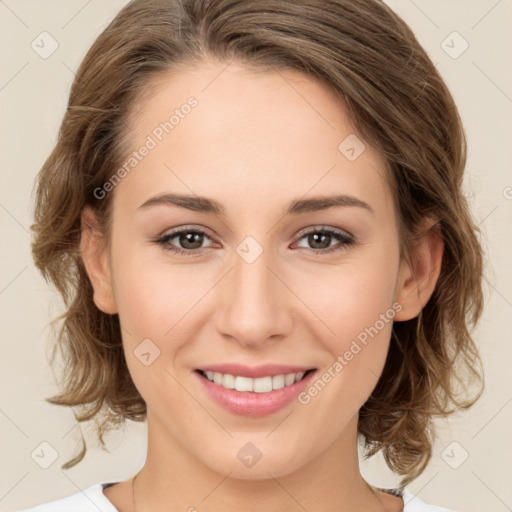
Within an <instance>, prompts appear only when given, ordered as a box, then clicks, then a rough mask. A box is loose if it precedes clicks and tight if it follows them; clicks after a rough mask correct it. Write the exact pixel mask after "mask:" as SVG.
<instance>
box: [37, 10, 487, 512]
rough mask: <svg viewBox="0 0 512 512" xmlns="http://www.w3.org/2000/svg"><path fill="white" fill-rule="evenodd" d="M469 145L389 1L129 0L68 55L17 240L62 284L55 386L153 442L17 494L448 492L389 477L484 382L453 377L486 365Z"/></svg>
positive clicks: (327, 500)
mask: <svg viewBox="0 0 512 512" xmlns="http://www.w3.org/2000/svg"><path fill="white" fill-rule="evenodd" d="M464 166H465V138H464V131H463V128H462V125H461V122H460V119H459V116H458V112H457V108H456V106H455V104H454V102H453V99H452V97H451V95H450V93H449V91H448V90H447V88H446V86H445V84H444V83H443V81H442V79H441V77H440V76H439V74H438V73H437V70H436V68H435V66H434V65H433V64H432V62H431V61H430V59H429V58H428V56H427V55H426V53H425V52H424V50H423V49H422V48H421V46H420V45H419V43H418V42H417V41H416V39H415V37H414V35H413V34H412V32H411V30H410V29H409V28H408V27H407V26H406V24H405V23H404V22H403V21H402V20H401V19H400V18H399V17H398V16H397V15H396V14H394V13H393V12H392V11H391V10H390V9H389V8H388V7H387V6H386V5H384V4H383V3H381V2H380V1H377V0H357V1H353V0H352V1H348V0H336V1H322V2H320V1H318V0H303V1H300V2H296V1H291V0H286V1H282V0H280V1H277V0H262V1H258V2H252V1H251V2H248V1H241V0H214V1H205V0H161V1H156V0H134V1H132V2H130V3H129V4H128V5H127V6H126V7H125V8H123V9H122V11H121V12H120V13H119V14H118V15H117V16H116V18H115V19H114V20H113V22H112V23H111V24H110V25H109V26H108V27H107V28H106V29H105V30H104V32H103V33H102V34H101V35H100V36H99V37H98V39H97V40H96V42H95V43H94V44H93V46H92V48H91V49H90V51H89V52H88V54H87V55H86V57H85V59H84V61H83V62H82V64H81V66H80V69H79V71H78V72H77V75H76V78H75V81H74V84H73V87H72V90H71V94H70V99H69V105H68V109H67V112H66V115H65V117H64V119H63V122H62V126H61V131H60V134H59V140H58V142H57V145H56V147H55V149H54V150H53V152H52V154H51V155H50V157H49V158H48V160H47V162H46V163H45V165H44V167H43V169H42V170H41V173H40V175H39V178H38V189H37V204H36V213H35V224H34V225H33V230H34V243H33V252H34V259H35V261H36V264H37V266H38V268H39V269H40V270H41V271H42V273H43V275H44V276H45V277H46V278H47V279H49V280H51V281H52V282H53V283H54V284H55V285H56V287H57V288H58V289H59V291H60V292H61V293H62V295H63V297H64V299H65V301H66V306H67V310H66V312H65V314H64V315H63V328H62V330H61V331H60V333H59V338H58V341H59V345H58V346H59V347H60V348H61V350H62V353H63V355H64V357H65V360H66V361H67V365H66V369H65V378H64V380H63V388H62V393H61V394H60V395H59V396H56V397H52V398H51V399H49V401H50V402H51V403H54V404H58V405H64V406H74V407H77V406H82V413H81V414H78V415H77V419H78V420H79V421H86V420H89V419H91V418H94V417H98V415H99V414H103V419H102V421H101V422H100V423H99V428H98V435H99V439H100V441H102V442H103V438H102V436H103V434H104V433H105V432H106V431H107V430H108V429H109V428H113V427H114V426H116V425H118V424H120V423H122V422H123V421H124V419H126V418H129V419H131V420H135V421H143V420H145V419H146V418H147V425H148V454H147V459H146V462H145V464H144V466H143V468H142V469H141V471H139V473H137V475H135V476H134V477H133V478H130V479H128V480H126V481H123V482H103V483H98V484H97V485H94V486H92V487H90V488H89V489H87V490H86V491H84V493H82V492H80V493H77V494H75V495H73V496H70V497H67V498H63V499H62V500H58V501H56V502H51V503H47V504H43V505H40V506H39V507H35V508H32V509H30V510H32V511H37V512H43V511H50V510H58V509H66V510H89V509H90V510H96V509H97V508H98V506H99V507H100V508H101V509H103V510H119V511H123V512H124V511H136V512H141V511H143V510H152V511H153V512H158V511H160V510H196V509H197V510H203V509H204V510H206V509H207V510H212V511H217V510H222V511H229V510H235V509H236V510H240V509H242V510H253V509H258V510H260V509H261V510H266V511H274V510H275V511H281V510H283V509H286V510H309V511H314V510H333V511H334V510H351V511H352V510H364V511H375V512H377V511H383V510H385V511H393V512H395V511H401V510H403V511H405V512H414V511H423V510H429V511H437V510H446V509H444V508H441V507H436V506H434V505H428V504H426V503H423V502H422V501H421V500H420V499H419V498H418V497H415V496H414V495H413V494H411V493H410V492H409V491H408V490H407V489H406V488H405V486H406V485H407V484H408V483H409V482H411V481H412V480H413V479H414V478H416V477H417V476H418V475H419V474H421V472H422V471H423V470H424V468H425V466H426V465H427V463H428V461H429V459H430V457H431V452H432V438H431V430H432V420H433V418H434V417H435V416H439V415H441V416H442V415H447V414H449V413H450V412H453V410H456V409H457V408H460V407H468V406H470V405H471V404H472V403H474V401H475V400H476V399H477V398H478V396H479V395H478V396H473V397H469V396H468V397H461V396H459V395H458V394H457V393H456V391H455V388H454V386H453V380H454V378H455V377H456V376H457V374H456V373H455V368H456V367H457V368H458V371H460V372H462V373H461V375H462V378H463V379H465V381H466V382H468V383H469V382H470V381H471V380H472V379H475V378H476V380H479V379H481V375H480V373H479V371H478V369H477V368H478V366H479V364H478V363H479V362H480V360H479V355H478V352H477V350H476V347H475V345H474V342H473V340H472V338H471V335H470V327H472V325H474V324H475V323H476V321H477V320H478V318H479V316H480V313H481V309H482V291H481V274H482V250H481V248H480V245H479V243H478V240H477V237H476V232H477V228H476V226H475V224H474V223H473V220H472V218H471V215H470V213H469V210H468V206H467V204H466V201H465V198H464V196H463V194H462V191H461V182H462V176H463V171H464ZM359 438H360V439H361V440H362V441H363V442H364V446H365V449H366V456H367V457H370V456H372V455H374V454H375V453H377V452H379V451H381V450H382V452H383V455H384V457H385V460H386V462H387V463H388V465H389V466H390V468H391V469H392V470H393V471H394V472H396V473H397V474H399V475H401V476H402V477H403V478H402V480H401V485H400V486H399V487H398V488H397V489H379V488H376V487H374V486H372V485H370V484H369V483H367V482H366V481H365V480H364V479H363V477H362V476H361V474H360V471H359V461H358V452H357V443H358V439H359ZM85 451H86V450H85V445H84V447H83V449H82V452H81V453H80V454H79V455H78V456H77V457H76V458H75V459H74V460H72V461H70V462H68V463H67V464H66V465H64V466H63V467H64V468H69V467H71V466H73V465H75V464H77V463H78V462H80V460H81V459H82V458H83V457H84V455H85ZM58 507H60V508H58Z"/></svg>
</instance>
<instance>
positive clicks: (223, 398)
mask: <svg viewBox="0 0 512 512" xmlns="http://www.w3.org/2000/svg"><path fill="white" fill-rule="evenodd" d="M209 368H210V367H209ZM268 368H269V367H266V370H267V371H268ZM287 368H291V367H287ZM211 371H214V370H211ZM274 371H275V370H274ZM299 371H302V370H299ZM192 373H193V374H194V375H195V376H196V378H197V379H199V381H200V383H201V385H202V386H204V389H205V391H206V392H207V394H208V395H209V396H210V397H211V398H213V399H214V400H215V401H216V402H217V404H219V405H220V406H221V407H223V408H224V409H226V410H228V411H229V412H232V413H234V414H238V415H242V416H248V417H253V418H255V417H261V416H267V415H269V414H273V413H275V412H277V411H278V410H280V409H282V408H283V407H285V406H286V405H288V404H289V403H291V402H292V401H293V400H295V399H296V398H297V396H298V395H299V394H300V393H301V392H302V391H303V390H304V389H305V388H306V387H307V386H309V383H310V382H311V379H312V378H313V376H314V374H315V373H316V372H314V371H313V372H310V373H308V375H306V376H305V377H304V378H303V379H301V380H300V381H299V382H295V383H294V384H292V385H290V386H285V387H284V388H281V389H275V390H273V391H269V392H268V393H254V392H252V391H237V390H236V389H226V388H223V387H222V386H219V385H218V384H215V383H214V382H210V381H209V380H208V379H207V378H206V377H204V376H203V375H201V373H200V372H198V371H195V372H192ZM220 373H230V372H229V371H222V372H220ZM233 373H234V374H235V375H237V373H236V372H233ZM233 373H232V375H233ZM281 373H296V372H294V371H289V370H288V369H287V371H286V372H280V373H277V372H276V373H275V375H280V374H281ZM238 375H241V374H240V373H238ZM265 375H270V374H269V373H265ZM241 376H244V375H241Z"/></svg>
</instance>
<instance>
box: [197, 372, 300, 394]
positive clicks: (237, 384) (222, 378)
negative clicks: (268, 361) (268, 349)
mask: <svg viewBox="0 0 512 512" xmlns="http://www.w3.org/2000/svg"><path fill="white" fill-rule="evenodd" d="M204 374H206V378H207V379H208V380H209V381H210V382H214V383H215V384H217V385H219V386H222V387H223V388H226V389H236V390H237V391H252V392H254V393H269V392H270V391H272V390H274V389H281V388H284V387H286V386H291V385H292V384H294V383H295V382H299V380H300V379H302V377H304V374H305V372H298V373H288V374H286V375H285V374H283V375H275V376H274V377H270V376H268V377H259V378H257V379H251V378H250V377H241V376H240V375H237V376H235V375H230V374H228V373H219V372H211V371H207V372H204Z"/></svg>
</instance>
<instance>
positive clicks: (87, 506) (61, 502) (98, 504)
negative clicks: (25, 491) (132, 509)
mask: <svg viewBox="0 0 512 512" xmlns="http://www.w3.org/2000/svg"><path fill="white" fill-rule="evenodd" d="M109 485H112V484H111V483H100V484H96V485H92V486H91V487H89V488H88V489H85V490H83V491H79V492H77V493H75V494H72V495H71V496H66V497H64V498H60V499H57V500H54V501H49V502H46V503H42V504H40V505H36V506H34V507H31V508H27V509H23V510H20V511H19V512H118V510H117V509H116V508H115V507H114V505H112V503H111V502H110V501H109V500H108V499H107V497H106V496H105V494H103V489H104V488H105V487H107V486H109Z"/></svg>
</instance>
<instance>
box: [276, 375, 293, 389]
mask: <svg viewBox="0 0 512 512" xmlns="http://www.w3.org/2000/svg"><path fill="white" fill-rule="evenodd" d="M290 375H291V374H290ZM284 379H285V376H284V375H275V376H274V377H272V389H281V388H284Z"/></svg>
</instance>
